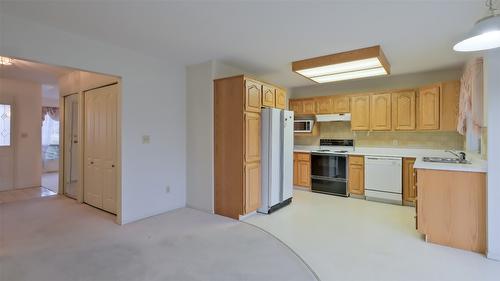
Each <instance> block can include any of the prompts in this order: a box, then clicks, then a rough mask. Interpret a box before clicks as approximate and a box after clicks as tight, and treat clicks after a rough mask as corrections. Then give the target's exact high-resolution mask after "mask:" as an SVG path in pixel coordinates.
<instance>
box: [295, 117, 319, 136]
mask: <svg viewBox="0 0 500 281" xmlns="http://www.w3.org/2000/svg"><path fill="white" fill-rule="evenodd" d="M313 126H314V120H311V119H303V120H294V121H293V131H294V132H295V133H310V132H312V129H313Z"/></svg>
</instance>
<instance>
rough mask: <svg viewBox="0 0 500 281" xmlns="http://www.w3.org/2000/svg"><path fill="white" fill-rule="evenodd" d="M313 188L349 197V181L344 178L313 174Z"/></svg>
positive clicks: (317, 190)
mask: <svg viewBox="0 0 500 281" xmlns="http://www.w3.org/2000/svg"><path fill="white" fill-rule="evenodd" d="M311 190H312V191H313V192H319V193H326V194H333V195H340V196H345V197H347V181H346V180H344V179H332V178H325V177H317V176H311Z"/></svg>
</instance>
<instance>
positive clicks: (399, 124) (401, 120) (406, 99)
mask: <svg viewBox="0 0 500 281" xmlns="http://www.w3.org/2000/svg"><path fill="white" fill-rule="evenodd" d="M415 122H416V94H415V91H404V92H396V93H393V94H392V124H393V127H394V130H396V131H413V130H415V128H416V123H415Z"/></svg>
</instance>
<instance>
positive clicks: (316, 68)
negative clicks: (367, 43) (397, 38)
mask: <svg viewBox="0 0 500 281" xmlns="http://www.w3.org/2000/svg"><path fill="white" fill-rule="evenodd" d="M292 70H293V71H294V72H297V73H298V74H300V75H302V76H304V77H306V78H308V79H311V80H312V81H314V82H316V83H328V82H336V81H343V80H350V79H357V78H365V77H372V76H379V75H388V74H390V73H391V66H390V64H389V62H388V61H387V59H386V58H385V55H384V53H383V52H382V49H381V48H380V46H373V47H369V48H363V49H358V50H354V51H348V52H343V53H338V54H333V55H327V56H321V57H317V58H312V59H305V60H300V61H294V62H292Z"/></svg>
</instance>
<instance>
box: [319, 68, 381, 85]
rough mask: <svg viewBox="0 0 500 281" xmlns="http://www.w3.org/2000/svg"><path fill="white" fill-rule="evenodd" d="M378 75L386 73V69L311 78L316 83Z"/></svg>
mask: <svg viewBox="0 0 500 281" xmlns="http://www.w3.org/2000/svg"><path fill="white" fill-rule="evenodd" d="M380 75H387V71H385V69H384V68H383V67H378V68H372V69H363V70H357V71H350V72H344V73H337V74H332V75H324V76H318V77H311V80H313V81H314V82H317V83H329V82H337V81H344V80H351V79H358V78H366V77H373V76H380Z"/></svg>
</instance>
